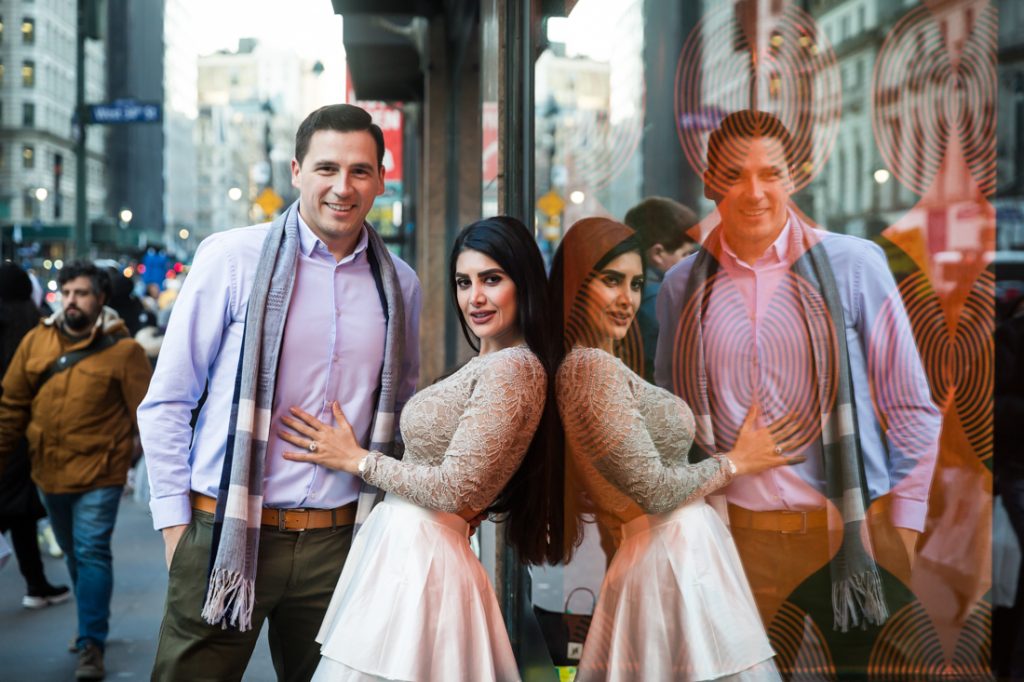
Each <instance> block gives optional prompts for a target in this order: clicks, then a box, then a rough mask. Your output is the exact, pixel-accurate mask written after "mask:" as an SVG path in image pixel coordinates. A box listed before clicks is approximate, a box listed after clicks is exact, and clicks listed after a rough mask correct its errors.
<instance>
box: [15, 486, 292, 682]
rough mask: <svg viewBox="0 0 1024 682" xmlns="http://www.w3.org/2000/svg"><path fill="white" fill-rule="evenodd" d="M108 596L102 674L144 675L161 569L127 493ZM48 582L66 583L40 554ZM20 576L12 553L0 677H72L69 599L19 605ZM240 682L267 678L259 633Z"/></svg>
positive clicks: (156, 542) (149, 533)
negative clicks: (31, 606) (41, 606)
mask: <svg viewBox="0 0 1024 682" xmlns="http://www.w3.org/2000/svg"><path fill="white" fill-rule="evenodd" d="M113 545H114V546H113V552H114V598H113V602H112V604H111V617H110V639H109V640H108V641H107V653H106V656H105V662H106V666H107V679H108V680H117V679H137V680H148V679H149V675H150V670H151V669H152V666H153V657H154V655H155V654H156V640H157V632H158V631H159V629H160V619H161V617H162V615H163V609H164V596H165V593H166V589H167V569H166V567H165V565H164V548H163V542H162V541H161V539H160V535H159V534H158V533H157V532H156V531H154V530H153V526H152V523H151V520H150V517H149V512H148V510H147V509H146V508H145V507H144V506H142V505H140V504H138V503H137V502H134V501H132V499H131V498H130V497H126V498H124V499H123V500H122V501H121V507H120V511H119V513H118V519H117V526H116V527H115V530H114V543H113ZM43 562H44V564H45V567H46V575H47V578H48V579H49V580H50V582H51V583H54V584H58V585H68V584H70V583H69V580H68V573H67V569H66V568H65V566H64V560H63V559H53V558H51V557H48V556H45V555H44V557H43ZM24 594H25V583H24V581H23V580H22V577H21V574H20V573H19V572H18V566H17V563H16V562H15V560H14V558H13V557H12V558H11V562H10V563H9V564H8V565H7V566H6V567H5V568H4V569H3V570H0V632H2V633H3V637H0V680H45V681H47V682H49V681H50V680H55V681H56V680H74V677H75V675H74V673H75V664H76V662H77V658H76V656H75V655H74V654H72V653H69V652H68V650H67V646H68V642H69V641H70V640H71V637H72V635H74V634H75V629H76V625H75V604H74V600H72V601H69V602H66V603H64V604H59V605H57V606H50V607H48V608H45V609H41V610H39V611H32V610H29V609H25V608H22V606H21V598H22V597H23V596H24ZM243 679H245V680H246V681H247V682H249V681H251V682H273V681H274V680H275V676H274V668H273V665H272V664H271V662H270V651H269V649H268V647H267V640H266V632H264V633H263V635H262V636H261V638H260V641H259V643H258V644H257V645H256V651H255V652H254V653H253V657H252V660H251V661H250V664H249V669H248V670H247V671H246V673H245V676H244V678H243Z"/></svg>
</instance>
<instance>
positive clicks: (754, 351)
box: [655, 222, 942, 532]
mask: <svg viewBox="0 0 1024 682" xmlns="http://www.w3.org/2000/svg"><path fill="white" fill-rule="evenodd" d="M815 232H816V233H817V234H818V236H820V237H821V238H822V240H823V245H824V248H825V252H826V254H827V255H828V258H829V262H830V263H831V265H832V270H833V272H834V274H835V278H836V284H837V286H838V289H839V294H840V298H841V301H842V306H843V314H844V317H845V322H846V338H847V345H848V347H849V355H850V371H851V374H852V379H853V394H854V402H855V404H856V408H857V422H858V425H859V436H860V446H861V452H862V455H863V461H864V471H865V476H866V479H867V486H868V493H869V495H870V497H871V499H872V500H874V499H876V498H878V497H880V496H881V495H884V494H886V493H889V492H892V522H893V524H894V525H895V526H897V527H901V528H910V529H913V530H916V531H919V532H920V531H922V530H923V529H924V523H925V517H926V515H927V509H928V489H929V487H930V485H931V479H932V473H933V471H934V469H935V462H936V457H937V454H938V442H939V432H940V429H941V424H942V420H941V415H940V414H939V411H938V409H937V408H936V407H935V405H934V404H933V403H932V401H931V394H930V391H929V388H928V380H927V377H926V375H925V373H924V368H923V367H922V366H921V360H920V357H919V355H918V353H917V350H916V347H915V346H914V344H913V335H912V332H911V328H910V323H909V320H908V319H907V316H906V311H905V309H904V307H903V304H902V301H901V300H900V296H899V292H898V290H897V287H896V282H895V280H894V279H893V277H892V273H891V272H890V271H889V268H888V265H887V262H886V259H885V255H884V254H883V252H882V250H881V248H879V247H878V246H877V245H876V244H873V243H872V242H869V241H867V240H865V239H860V238H857V237H851V236H848V235H841V234H836V233H834V232H825V231H823V230H815ZM790 234H791V232H790V223H789V222H787V223H786V226H785V227H784V228H783V231H782V233H781V234H780V235H779V237H778V238H777V239H776V241H775V242H774V243H773V244H772V245H771V246H770V247H769V248H768V250H767V251H766V252H765V253H764V255H762V257H761V258H760V259H759V260H757V261H756V262H754V263H753V265H748V264H747V263H745V262H743V261H741V260H740V259H739V258H737V256H736V254H735V253H734V252H733V251H732V250H731V249H730V248H729V246H728V242H727V241H726V240H724V239H723V240H722V243H723V247H724V248H723V253H722V258H721V262H720V265H721V270H722V272H723V273H724V274H725V276H726V277H725V278H724V280H723V279H719V280H716V281H715V284H714V285H713V286H712V289H711V296H710V299H709V301H708V307H707V312H706V314H705V318H704V333H705V340H704V345H705V350H706V352H707V353H708V354H707V356H706V357H707V358H708V361H707V365H708V366H707V377H708V384H709V387H708V393H709V399H710V401H711V412H712V421H713V422H715V424H716V427H715V429H716V445H717V446H718V447H719V448H720V449H722V450H726V449H729V448H731V447H732V445H733V443H732V442H720V443H719V442H717V440H718V438H717V433H718V431H719V424H723V423H724V424H727V425H728V426H730V427H733V428H734V429H735V427H738V426H739V425H740V424H741V423H742V422H743V419H744V417H745V416H746V410H747V408H748V407H749V406H750V405H751V403H752V400H753V399H754V396H755V395H756V396H757V401H758V404H759V405H760V406H761V408H762V422H763V421H765V420H766V419H767V420H771V421H774V420H777V419H784V418H786V417H787V415H790V414H792V413H793V412H794V411H796V410H797V409H798V408H797V407H796V405H795V402H796V401H795V398H796V397H797V395H798V394H797V393H796V392H795V391H794V388H795V387H798V390H806V391H812V390H814V388H813V386H814V385H813V379H812V378H811V377H812V376H813V374H811V373H810V372H808V371H807V368H809V367H811V366H813V362H812V360H811V359H810V358H809V354H810V348H809V339H808V337H807V332H806V329H805V327H804V325H803V324H802V323H801V322H800V320H802V315H799V314H797V315H793V312H794V309H793V307H792V306H787V305H786V304H785V302H784V301H783V300H781V299H782V297H783V296H782V294H781V293H779V292H780V291H782V289H780V287H782V284H783V283H784V280H785V279H786V278H787V277H790V276H791V275H790V268H791V267H792V262H791V259H790V258H789V251H790V250H791V248H792V247H791V245H790V243H789V240H790ZM695 258H696V255H692V256H689V257H687V258H686V259H684V260H683V261H681V262H680V263H678V264H677V265H676V266H675V267H673V268H672V269H671V270H669V272H668V273H667V274H666V275H665V280H664V283H663V284H662V287H661V291H660V293H659V295H658V302H657V316H658V323H659V325H660V333H659V336H658V349H657V355H656V357H655V380H656V382H657V383H658V385H660V386H662V387H664V388H666V389H668V390H673V386H672V354H673V353H672V348H673V346H674V345H675V343H676V338H675V335H676V330H677V328H678V326H679V319H680V315H681V313H682V303H681V301H682V297H683V295H684V293H685V290H686V283H687V280H688V279H689V276H690V270H691V268H692V267H693V263H694V260H695ZM787 308H788V309H787ZM738 317H739V318H746V320H742V319H741V320H740V321H737V320H738ZM894 342H896V343H894ZM894 346H899V347H900V348H902V352H898V353H894V352H892V348H893V347H894ZM684 355H685V354H684ZM886 363H899V366H894V365H889V366H886ZM879 381H899V382H900V387H899V388H900V390H898V391H892V390H888V391H878V390H875V389H876V388H877V387H878V383H877V382H879ZM873 382H874V385H873ZM873 394H874V395H875V398H876V399H874V400H873ZM892 396H898V397H899V399H898V400H893V399H891V398H892ZM716 410H717V414H716ZM880 416H881V417H882V419H881V420H880ZM883 423H884V424H885V425H886V428H883ZM723 440H725V439H723ZM787 454H794V453H787ZM801 454H804V455H806V456H807V462H805V463H804V464H800V465H795V466H783V467H777V468H775V469H770V470H768V471H764V472H762V473H760V474H755V475H751V476H741V477H739V478H737V479H736V480H735V481H733V482H732V483H731V484H730V485H729V486H728V487H727V488H726V489H725V493H726V498H727V499H728V501H729V502H730V503H732V504H736V505H739V506H741V507H745V508H747V509H751V510H754V511H767V510H778V509H785V510H793V511H809V510H813V509H820V508H821V507H823V506H824V505H825V498H824V494H823V493H824V490H825V471H824V465H823V462H822V456H821V446H820V441H819V439H817V438H815V439H811V440H810V442H809V443H808V444H807V445H806V447H804V448H803V449H802V450H801Z"/></svg>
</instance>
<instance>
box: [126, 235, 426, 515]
mask: <svg viewBox="0 0 1024 682" xmlns="http://www.w3.org/2000/svg"><path fill="white" fill-rule="evenodd" d="M268 229H269V223H268V224H263V225H255V226H252V227H243V228H239V229H235V230H229V231H226V232H219V233H217V234H214V235H212V236H210V237H208V238H207V239H205V240H204V241H203V243H202V244H201V245H200V246H199V249H198V250H197V251H196V256H195V260H194V262H193V265H192V269H191V270H190V272H189V275H188V277H187V278H186V280H185V284H184V286H182V289H181V292H180V294H179V296H178V298H177V301H176V302H175V304H174V312H173V314H172V315H171V319H170V323H169V325H168V328H167V335H166V336H165V337H164V342H163V346H162V347H161V349H160V359H159V361H158V362H157V366H156V370H155V372H154V374H153V380H152V382H151V383H150V387H149V392H148V393H147V395H146V398H145V400H144V401H143V402H142V405H141V406H140V407H139V411H138V418H139V431H140V432H141V436H142V446H143V450H144V451H145V453H146V463H147V467H148V469H149V478H150V487H151V490H152V496H151V498H150V509H151V510H152V512H153V525H154V527H155V528H157V529H160V528H165V527H167V526H174V525H179V524H186V523H188V522H189V521H190V520H191V518H192V509H191V503H190V500H189V493H190V492H191V491H193V490H194V491H196V492H198V493H201V494H203V495H208V496H210V497H216V495H217V488H218V485H219V483H220V478H221V469H222V468H223V463H224V449H225V445H226V443H227V435H228V423H229V418H230V414H231V400H232V392H233V387H234V381H235V372H236V370H237V366H238V355H239V352H240V350H241V342H242V329H243V327H244V325H245V310H246V305H247V304H248V298H249V292H250V291H251V289H252V284H253V278H254V276H255V274H256V266H257V263H258V261H259V255H260V251H261V249H262V247H263V238H264V237H265V236H266V233H267V231H268ZM299 241H300V253H299V256H298V264H297V269H296V276H295V289H294V292H293V294H292V300H291V304H290V306H289V308H288V318H287V321H286V322H285V331H284V340H283V341H282V346H281V358H280V363H279V365H278V373H277V385H276V388H275V391H274V406H273V422H272V424H273V426H272V428H271V434H270V442H269V443H268V451H267V460H266V468H265V471H264V480H263V490H264V500H263V504H264V505H265V506H267V507H276V508H295V507H306V508H313V509H331V508H334V507H339V506H341V505H344V504H347V503H349V502H352V501H354V500H355V499H356V497H357V496H358V493H359V481H358V479H357V478H355V477H353V476H351V475H349V474H345V473H342V472H339V471H334V470H331V469H327V468H325V467H321V466H317V465H313V464H308V463H304V462H291V461H288V460H286V459H284V458H283V457H282V453H283V452H285V451H286V450H294V449H295V446H293V445H291V444H289V443H287V442H285V441H284V440H282V439H281V438H279V437H277V436H276V431H277V430H278V427H281V428H283V425H281V422H280V417H281V416H282V415H284V414H287V413H288V408H289V407H291V406H293V405H297V406H298V407H300V408H302V409H303V410H305V411H306V412H309V413H310V414H313V415H315V416H317V417H318V418H319V419H320V420H321V421H323V422H325V423H328V424H333V422H334V417H333V415H332V414H331V409H330V403H331V402H332V401H334V400H337V401H338V403H339V404H340V405H341V409H342V411H343V412H344V413H345V416H346V418H347V419H348V420H349V422H350V423H351V424H352V427H353V429H354V430H355V433H356V437H357V438H358V439H360V441H361V442H364V443H365V442H366V440H367V438H368V436H369V429H370V420H371V419H372V416H373V410H374V407H375V405H376V396H375V394H376V391H377V388H378V384H379V375H380V370H381V366H382V364H383V361H384V313H383V311H382V310H381V304H380V297H379V295H378V293H377V288H376V285H375V283H374V280H373V274H372V272H371V270H370V265H369V262H368V261H367V254H366V249H367V244H368V240H367V235H366V232H365V228H364V232H363V234H362V236H361V238H360V239H359V242H358V243H357V245H356V248H355V250H354V251H353V253H352V254H351V255H349V256H347V257H346V258H343V259H342V260H341V261H335V259H334V256H332V255H331V254H330V252H328V251H327V248H326V247H325V246H324V244H323V243H322V242H321V241H320V240H319V239H317V237H316V236H315V235H314V234H313V232H312V231H311V230H310V229H309V227H308V226H307V225H306V223H305V222H304V221H303V220H302V218H301V217H300V218H299ZM393 259H394V262H395V269H396V270H397V271H398V279H399V283H400V285H401V289H402V296H403V298H404V300H405V314H406V319H405V334H406V339H405V357H404V358H403V359H402V376H401V378H400V380H399V382H398V392H397V401H398V407H399V409H400V407H401V405H402V404H404V403H405V401H406V400H408V399H409V397H410V396H411V395H412V393H413V391H414V390H415V388H416V379H417V374H418V372H419V314H420V285H419V280H418V278H417V277H416V273H415V272H414V271H413V270H412V268H410V267H409V266H408V265H407V264H406V263H405V262H403V261H402V260H400V259H399V258H397V257H394V256H393ZM207 385H208V387H209V395H208V396H207V399H206V402H205V403H204V404H203V407H202V410H201V411H200V413H199V419H198V421H197V423H196V427H195V434H194V436H193V432H192V429H191V428H190V427H189V419H190V417H191V411H192V410H193V409H194V408H195V406H196V404H197V403H198V401H199V398H200V396H201V395H202V393H203V388H204V387H205V386H207ZM395 423H396V424H397V423H398V421H397V419H396V421H395Z"/></svg>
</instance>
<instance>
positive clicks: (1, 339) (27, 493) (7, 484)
mask: <svg viewBox="0 0 1024 682" xmlns="http://www.w3.org/2000/svg"><path fill="white" fill-rule="evenodd" d="M37 324H39V309H38V308H37V307H36V306H35V304H34V303H33V302H32V282H31V280H29V278H28V275H27V274H26V273H25V271H24V270H22V269H21V268H20V267H18V266H17V265H15V264H14V263H11V262H5V263H3V264H0V377H2V376H3V375H4V373H6V371H7V366H8V365H9V364H10V362H11V357H12V356H13V355H14V351H15V350H17V348H18V344H19V343H20V342H21V338H22V337H23V336H25V334H27V333H28V332H29V331H30V330H31V329H32V328H33V327H35V326H36V325H37ZM0 395H3V387H2V386H0ZM44 516H46V510H45V509H44V508H43V505H42V502H40V501H39V493H38V491H37V490H36V486H35V484H33V483H32V479H31V478H30V476H29V456H28V444H27V443H26V441H25V439H24V438H23V439H22V440H21V442H20V443H19V444H18V447H17V448H16V449H15V450H14V452H12V453H11V454H10V456H9V457H8V458H7V461H6V466H5V467H4V470H3V475H2V476H0V533H4V532H7V531H8V530H9V531H11V544H12V545H13V546H14V554H15V556H17V558H18V567H19V568H20V569H21V574H22V575H23V576H24V577H25V585H26V587H27V593H26V595H25V597H24V598H23V599H22V600H21V603H22V605H23V606H24V607H25V608H29V609H39V608H43V607H44V606H49V605H50V604H59V603H60V602H64V601H67V600H68V599H69V598H70V597H71V593H70V592H69V590H68V588H67V587H65V586H63V585H59V586H54V585H51V584H50V583H49V581H48V580H47V579H46V575H45V574H44V573H43V561H42V558H41V556H40V554H39V544H38V542H37V541H36V522H37V521H38V520H39V519H41V518H42V517H44Z"/></svg>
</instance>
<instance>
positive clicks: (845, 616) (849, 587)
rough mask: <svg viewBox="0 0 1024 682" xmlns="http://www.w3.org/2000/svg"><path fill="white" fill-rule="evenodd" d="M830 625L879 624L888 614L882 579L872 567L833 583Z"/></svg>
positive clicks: (846, 628) (864, 627) (835, 626)
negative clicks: (831, 620) (869, 569)
mask: <svg viewBox="0 0 1024 682" xmlns="http://www.w3.org/2000/svg"><path fill="white" fill-rule="evenodd" d="M832 618H833V627H834V628H835V629H837V630H839V631H841V632H846V631H847V630H849V629H850V627H851V626H860V628H861V629H862V630H864V629H866V628H867V626H868V625H881V624H882V623H884V622H885V621H886V619H887V618H889V608H888V607H887V606H886V604H885V596H884V594H883V592H882V579H881V578H880V577H879V575H878V573H877V572H875V571H864V572H863V573H858V574H856V575H852V576H850V577H848V578H844V579H842V580H839V581H835V582H833V583H832Z"/></svg>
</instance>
